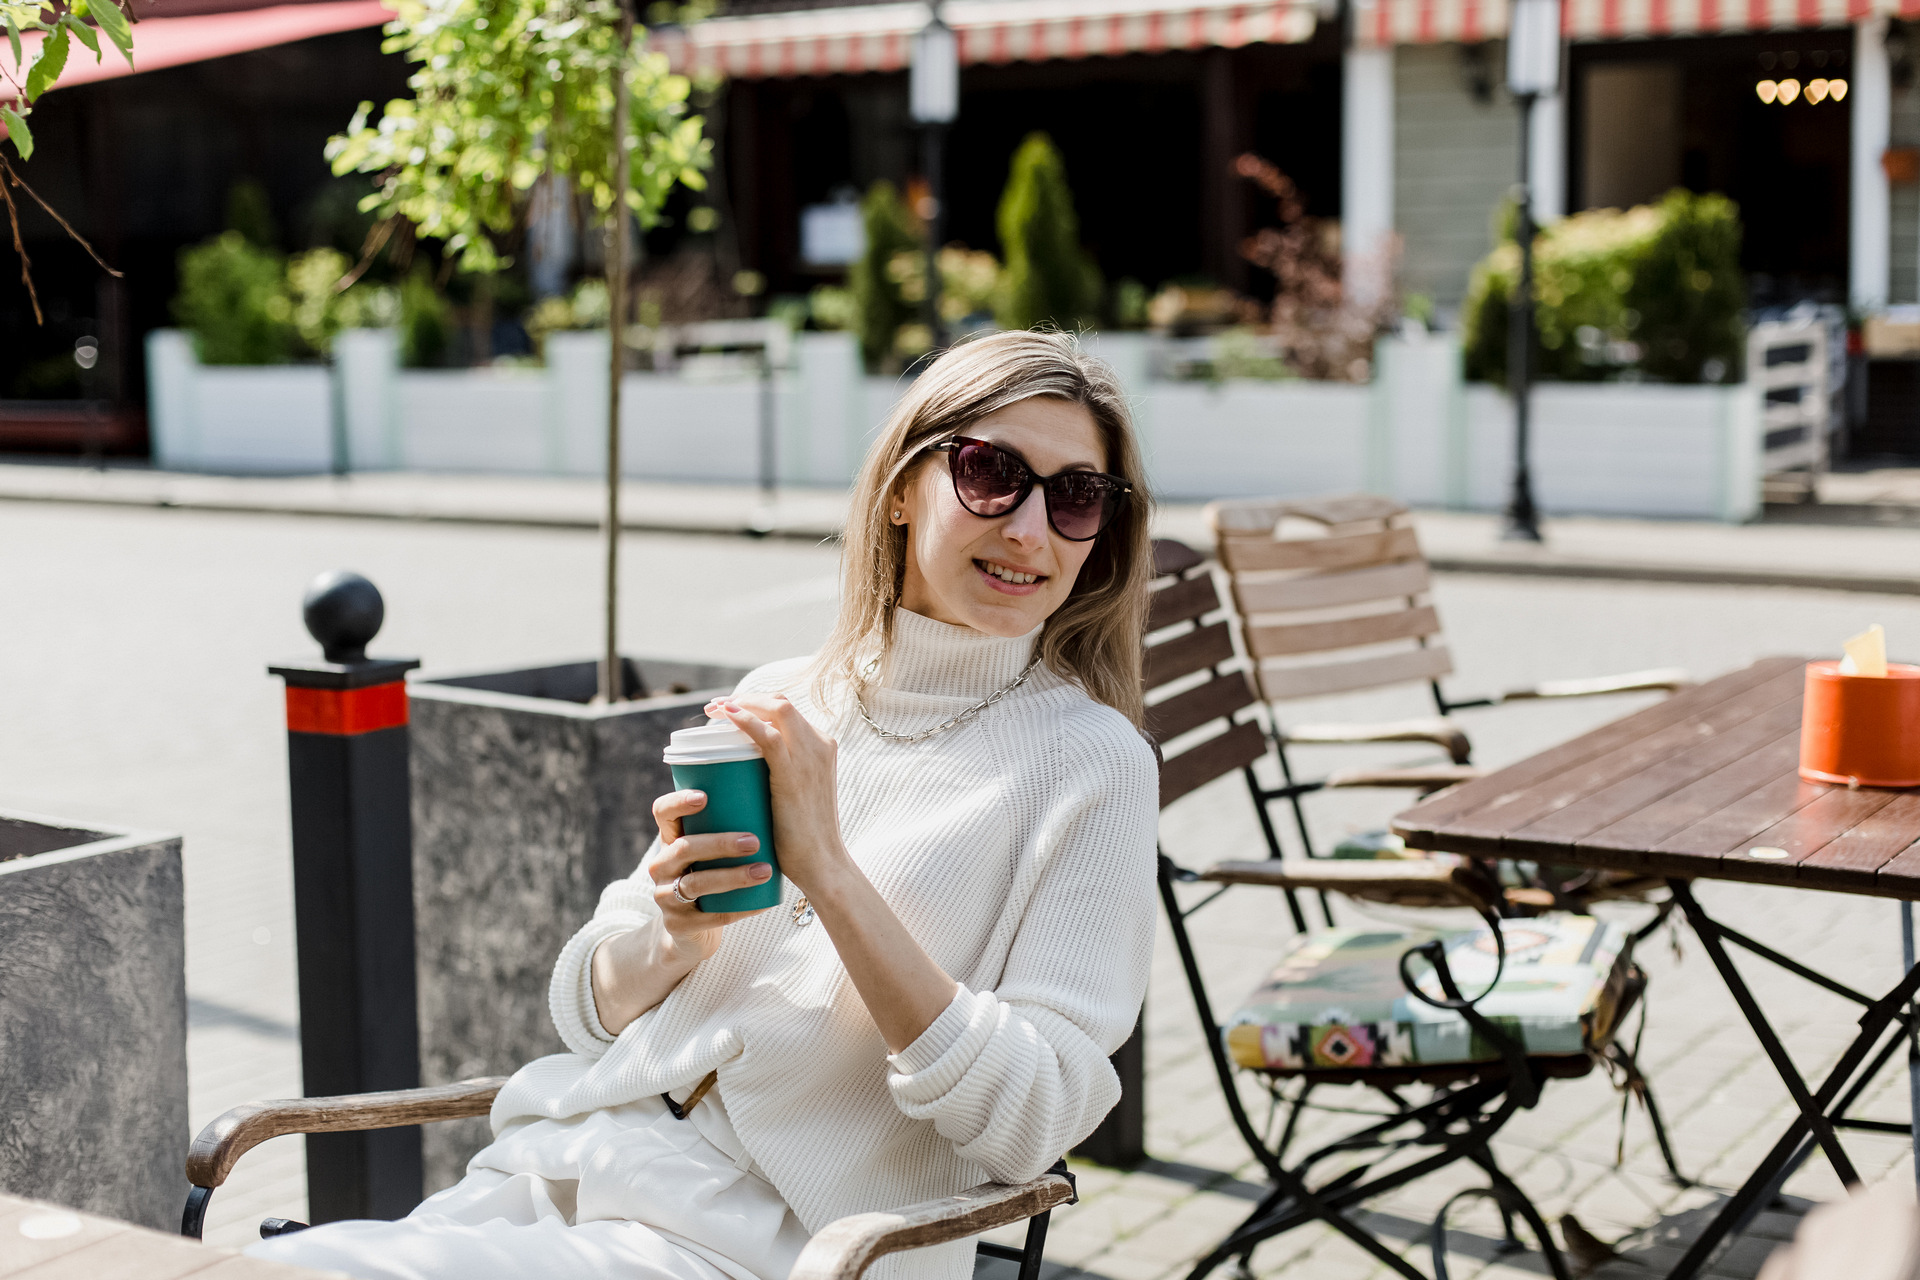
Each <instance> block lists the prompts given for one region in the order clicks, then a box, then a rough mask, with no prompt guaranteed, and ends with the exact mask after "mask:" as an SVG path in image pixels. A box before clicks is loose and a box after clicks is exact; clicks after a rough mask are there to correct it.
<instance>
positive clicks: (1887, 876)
mask: <svg viewBox="0 0 1920 1280" xmlns="http://www.w3.org/2000/svg"><path fill="white" fill-rule="evenodd" d="M1873 884H1874V892H1876V893H1883V894H1887V895H1890V896H1892V897H1896V898H1912V899H1916V900H1920V839H1916V840H1915V841H1914V842H1913V843H1912V844H1910V845H1908V846H1907V847H1906V848H1905V849H1903V850H1902V851H1901V852H1899V853H1898V854H1895V855H1894V856H1893V857H1892V858H1890V859H1889V860H1888V861H1887V863H1886V864H1885V865H1884V866H1882V867H1881V868H1880V869H1879V870H1878V871H1876V872H1874V873H1873Z"/></svg>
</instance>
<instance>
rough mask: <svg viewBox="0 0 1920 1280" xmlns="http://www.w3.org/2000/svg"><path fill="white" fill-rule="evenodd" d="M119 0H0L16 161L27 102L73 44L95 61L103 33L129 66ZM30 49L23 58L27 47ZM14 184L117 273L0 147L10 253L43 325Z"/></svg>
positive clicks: (0, 107) (55, 78) (55, 76)
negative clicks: (35, 37)
mask: <svg viewBox="0 0 1920 1280" xmlns="http://www.w3.org/2000/svg"><path fill="white" fill-rule="evenodd" d="M122 3H123V0H67V2H66V3H64V4H55V3H50V2H48V0H0V25H4V26H5V27H6V31H7V48H8V50H9V51H10V52H11V53H12V54H13V67H12V69H11V70H9V69H8V68H7V67H6V65H5V63H4V62H0V79H4V80H5V82H6V84H7V85H8V87H9V88H10V89H11V90H12V92H11V93H10V94H9V95H8V98H9V99H10V100H9V101H0V127H4V128H5V129H6V136H7V140H8V141H10V142H12V143H13V150H14V154H15V155H17V156H18V157H19V158H20V159H22V160H31V159H32V158H33V129H32V128H31V127H30V126H29V125H28V124H27V117H28V116H31V115H32V114H33V104H34V103H35V102H36V101H38V99H39V97H40V95H41V94H43V93H45V92H46V91H47V90H49V89H51V88H53V87H54V86H55V85H56V84H58V83H59V82H60V76H61V74H62V73H63V72H65V71H66V69H67V59H68V57H69V55H71V54H72V52H73V46H74V45H75V44H79V45H81V46H82V47H83V48H85V49H86V50H87V52H89V53H91V54H92V55H93V60H94V61H95V62H99V61H100V60H101V59H102V58H103V57H105V56H106V51H105V49H103V48H102V47H101V44H100V37H101V35H102V34H104V35H105V36H106V37H107V41H108V42H109V43H110V44H112V45H113V47H114V48H115V49H118V50H119V51H120V56H121V57H123V58H125V59H126V60H127V65H128V66H129V67H131V66H132V65H133V24H132V21H131V20H130V19H129V17H128V15H127V11H126V10H125V9H122V8H121V7H120V6H121V4H122ZM36 34H37V35H38V36H39V37H40V38H39V39H38V41H32V42H30V41H28V40H27V39H24V38H23V37H25V36H29V35H36ZM29 49H31V50H32V51H33V56H32V58H31V60H29V58H28V56H27V54H28V50H29ZM14 188H17V189H19V190H21V191H24V192H26V193H27V194H28V195H29V196H32V197H33V200H34V203H36V204H38V205H39V206H40V207H41V208H43V209H45V210H46V211H47V212H48V214H50V215H52V217H53V220H54V221H55V222H58V223H59V224H60V229H61V230H63V231H65V232H66V233H67V234H68V235H69V236H71V237H72V238H73V240H74V241H75V243H77V244H78V245H79V246H80V247H81V248H83V249H85V250H86V251H87V254H88V256H89V257H91V258H92V259H93V260H94V262H95V263H97V264H99V266H100V268H101V270H103V271H105V272H106V273H107V274H109V275H115V276H117V275H119V274H120V273H119V272H118V271H115V270H114V269H113V268H112V267H110V266H108V265H107V264H106V263H105V262H104V261H102V260H101V258H100V255H99V254H97V253H95V252H94V251H93V246H92V245H90V244H88V243H87V242H86V241H85V240H84V239H82V238H81V236H80V233H79V232H77V231H75V230H74V229H73V228H72V227H71V226H69V225H68V223H67V220H66V219H65V218H63V217H61V216H60V214H59V212H58V211H56V210H55V209H54V207H53V206H52V205H50V204H48V203H47V202H46V201H45V200H43V199H41V198H40V195H39V193H38V192H36V191H35V190H34V189H33V188H32V187H30V186H28V185H27V184H26V183H25V182H24V181H23V180H22V179H21V177H20V174H19V172H18V171H17V170H15V169H14V167H13V164H12V162H11V161H9V160H8V159H7V157H6V153H5V152H3V151H0V204H4V205H5V206H6V209H7V223H8V226H9V227H10V229H11V230H12V232H13V247H14V251H15V252H16V253H18V254H19V255H20V283H21V284H23V285H25V286H26V290H27V299H28V301H30V302H32V303H33V319H34V323H36V324H40V323H44V320H43V318H42V317H41V315H40V296H39V294H38V293H37V292H35V290H34V287H33V270H32V267H31V265H30V264H29V263H28V261H27V254H26V250H25V249H23V248H21V246H20V210H19V207H18V206H17V205H16V204H15V203H14V199H13V189H14Z"/></svg>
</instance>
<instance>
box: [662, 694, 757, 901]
mask: <svg viewBox="0 0 1920 1280" xmlns="http://www.w3.org/2000/svg"><path fill="white" fill-rule="evenodd" d="M664 758H665V760H666V762H667V764H668V765H670V766H671V767H672V769H673V785H674V786H676V787H678V788H680V789H681V790H683V791H704V792H706V794H707V804H706V807H705V808H704V809H702V810H700V812H698V813H695V814H692V815H690V816H688V817H686V818H684V819H682V820H681V823H680V829H681V830H682V831H684V832H686V834H688V835H690V836H696V835H713V834H724V833H726V832H732V831H748V832H752V833H753V834H754V835H756V836H758V837H760V848H759V850H758V851H756V852H754V853H749V854H746V855H743V856H741V857H738V858H711V859H708V860H707V861H705V862H696V863H694V864H692V866H690V867H689V868H688V870H690V871H710V870H712V869H713V868H715V867H738V866H744V865H745V864H747V863H749V862H764V863H766V864H767V865H768V866H770V867H772V868H773V874H772V875H771V876H769V877H768V878H767V881H766V883H764V884H756V885H748V886H747V887H746V888H744V889H730V890H728V891H727V892H726V893H703V894H701V895H700V898H699V903H700V909H701V910H702V911H712V912H720V911H758V910H760V909H761V908H763V907H777V906H779V905H780V861H779V859H778V858H776V857H775V856H774V851H773V797H772V792H771V790H770V789H769V787H768V784H767V762H766V760H765V758H763V757H762V756H761V754H760V748H759V747H757V746H755V745H754V742H753V739H752V738H749V737H748V736H747V735H746V734H744V733H742V732H740V730H738V729H736V728H734V727H733V725H732V724H731V723H730V722H729V721H726V720H721V719H714V720H709V721H707V723H706V724H704V725H702V726H701V727H699V728H697V729H681V730H678V731H676V732H675V733H674V735H673V737H672V739H671V740H670V741H669V742H668V744H667V751H666V755H665V757H664Z"/></svg>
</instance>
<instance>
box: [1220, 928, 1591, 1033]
mask: <svg viewBox="0 0 1920 1280" xmlns="http://www.w3.org/2000/svg"><path fill="white" fill-rule="evenodd" d="M1501 931H1502V933H1503V934H1504V935H1505V937H1506V943H1507V967H1506V971H1505V973H1504V974H1502V976H1501V978H1500V985H1499V986H1498V987H1497V988H1496V989H1495V990H1494V991H1493V992H1492V994H1490V995H1488V996H1487V997H1486V998H1485V999H1483V1000H1481V1001H1480V1003H1479V1005H1478V1008H1479V1010H1480V1012H1481V1013H1482V1014H1485V1015H1486V1017H1487V1019H1488V1020H1489V1021H1490V1022H1492V1023H1493V1024H1494V1025H1495V1026H1497V1027H1499V1028H1500V1029H1501V1030H1502V1031H1503V1032H1505V1033H1506V1034H1508V1035H1510V1036H1513V1037H1514V1038H1516V1039H1517V1040H1518V1041H1519V1042H1520V1044H1521V1045H1522V1046H1524V1048H1525V1049H1526V1051H1527V1053H1529V1054H1542V1055H1563V1054H1581V1053H1585V1052H1587V1051H1588V1050H1591V1049H1599V1048H1603V1047H1604V1046H1605V1045H1606V1044H1607V1042H1608V1041H1609V1040H1610V1039H1611V1038H1612V1035H1613V1028H1614V1022H1615V1019H1616V1017H1617V1015H1618V1013H1619V1011H1620V1005H1621V1001H1622V997H1623V995H1624V994H1625V991H1626V989H1627V982H1628V970H1629V965H1628V964H1627V963H1626V961H1625V959H1624V958H1623V952H1624V951H1625V949H1626V932H1625V931H1624V930H1623V929H1621V928H1620V926H1618V925H1616V924H1609V923H1607V922H1605V921H1601V920H1596V919H1595V918H1593V917H1592V916H1575V915H1566V914H1550V915H1543V916H1536V917H1534V918H1532V919H1527V920H1505V921H1502V922H1501ZM1436 937H1437V938H1442V939H1444V940H1445V942H1446V947H1447V964H1448V967H1450V968H1451V969H1452V970H1453V974H1454V980H1455V981H1456V982H1457V983H1458V984H1459V987H1460V990H1461V992H1462V993H1463V994H1465V995H1467V996H1468V997H1472V996H1474V995H1476V994H1478V993H1479V992H1481V991H1483V990H1485V989H1486V986H1487V984H1488V983H1489V982H1491V981H1492V980H1493V975H1494V966H1495V963H1496V960H1497V958H1498V957H1497V953H1496V951H1495V948H1494V942H1493V935H1492V933H1491V932H1490V931H1489V930H1488V929H1487V928H1486V927H1484V926H1482V927H1481V928H1479V929H1473V930H1460V931H1455V932H1445V933H1436V932H1432V931H1426V930H1414V929H1393V928H1369V929H1323V930H1319V931H1317V932H1314V933H1309V934H1303V935H1302V936H1300V937H1299V938H1296V939H1294V941H1293V943H1292V945H1291V946H1290V947H1289V948H1288V950H1287V953H1286V955H1285V957H1284V958H1283V959H1282V960H1281V961H1280V964H1279V967H1278V968H1276V969H1275V970H1274V971H1273V974H1272V975H1271V976H1270V977H1269V978H1268V979H1267V980H1266V981H1265V982H1264V983H1262V984H1261V986H1260V988H1259V989H1258V990H1257V991H1255V992H1254V993H1253V994H1252V995H1251V996H1249V997H1248V998H1247V1000H1246V1002H1245V1003H1244V1004H1243V1005H1241V1007H1240V1008H1239V1010H1237V1011H1236V1012H1235V1013H1234V1015H1233V1016H1232V1017H1231V1018H1230V1019H1228V1020H1227V1026H1226V1040H1227V1051H1228V1053H1229V1054H1230V1055H1231V1056H1232V1058H1233V1060H1234V1061H1235V1062H1237V1063H1239V1064H1240V1065H1241V1066H1243V1067H1247V1068H1251V1069H1253V1070H1261V1071H1300V1070H1308V1069H1316V1068H1348V1069H1351V1068H1364V1067H1407V1066H1422V1065H1436V1064H1446V1063H1463V1062H1491V1061H1495V1060H1497V1059H1498V1058H1499V1057H1500V1051H1499V1049H1498V1048H1496V1047H1495V1046H1494V1045H1493V1044H1491V1043H1490V1042H1488V1041H1487V1040H1486V1039H1485V1038H1484V1037H1482V1036H1479V1035H1476V1034H1474V1032H1473V1030H1472V1028H1471V1027H1469V1026H1468V1025H1467V1020H1466V1019H1465V1018H1463V1017H1461V1016H1460V1015H1459V1014H1458V1013H1454V1012H1452V1011H1450V1010H1445V1009H1436V1008H1434V1007H1432V1006H1431V1005H1428V1004H1423V1003H1422V1002H1420V1001H1418V1000H1416V999H1414V998H1413V997H1412V996H1410V995H1408V994H1407V991H1406V988H1405V987H1404V986H1403V985H1402V984H1401V981H1400V972H1399V964H1400V956H1401V955H1402V953H1404V952H1405V951H1407V949H1408V948H1410V947H1415V946H1418V945H1420V944H1421V943H1423V942H1427V941H1430V940H1432V939H1434V938H1436ZM1412 968H1413V972H1414V973H1415V975H1416V976H1417V978H1418V980H1419V983H1420V986H1421V988H1422V989H1423V990H1425V991H1426V992H1428V993H1429V994H1430V995H1433V996H1435V997H1439V996H1440V995H1441V991H1440V981H1439V977H1438V975H1437V974H1435V973H1434V972H1433V970H1432V969H1431V968H1430V967H1428V966H1427V965H1426V964H1425V963H1424V962H1423V961H1415V962H1414V964H1413V966H1412Z"/></svg>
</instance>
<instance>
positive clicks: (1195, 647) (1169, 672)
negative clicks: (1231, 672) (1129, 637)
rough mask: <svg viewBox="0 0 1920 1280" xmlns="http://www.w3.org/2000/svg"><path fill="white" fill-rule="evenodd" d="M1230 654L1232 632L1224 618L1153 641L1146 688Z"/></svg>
mask: <svg viewBox="0 0 1920 1280" xmlns="http://www.w3.org/2000/svg"><path fill="white" fill-rule="evenodd" d="M1232 658H1233V632H1232V630H1231V629H1230V628H1229V627H1228V625H1227V624H1226V623H1224V622H1216V623H1214V624H1213V625H1212V626H1210V627H1201V628H1200V629H1199V630H1197V631H1189V632H1188V633H1187V634H1186V635H1183V636H1175V637H1174V638H1173V639H1171V640H1166V641H1163V642H1161V643H1160V644H1156V645H1154V646H1152V647H1151V648H1149V649H1148V650H1147V688H1149V689H1158V688H1159V687H1160V686H1161V685H1163V684H1168V683H1170V682H1172V681H1174V680H1178V679H1179V678H1180V677H1181V676H1187V675H1192V674H1193V673H1194V672H1196V671H1201V670H1204V669H1206V668H1207V667H1212V666H1218V665H1219V664H1220V663H1222V662H1228V661H1231V660H1232Z"/></svg>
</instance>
